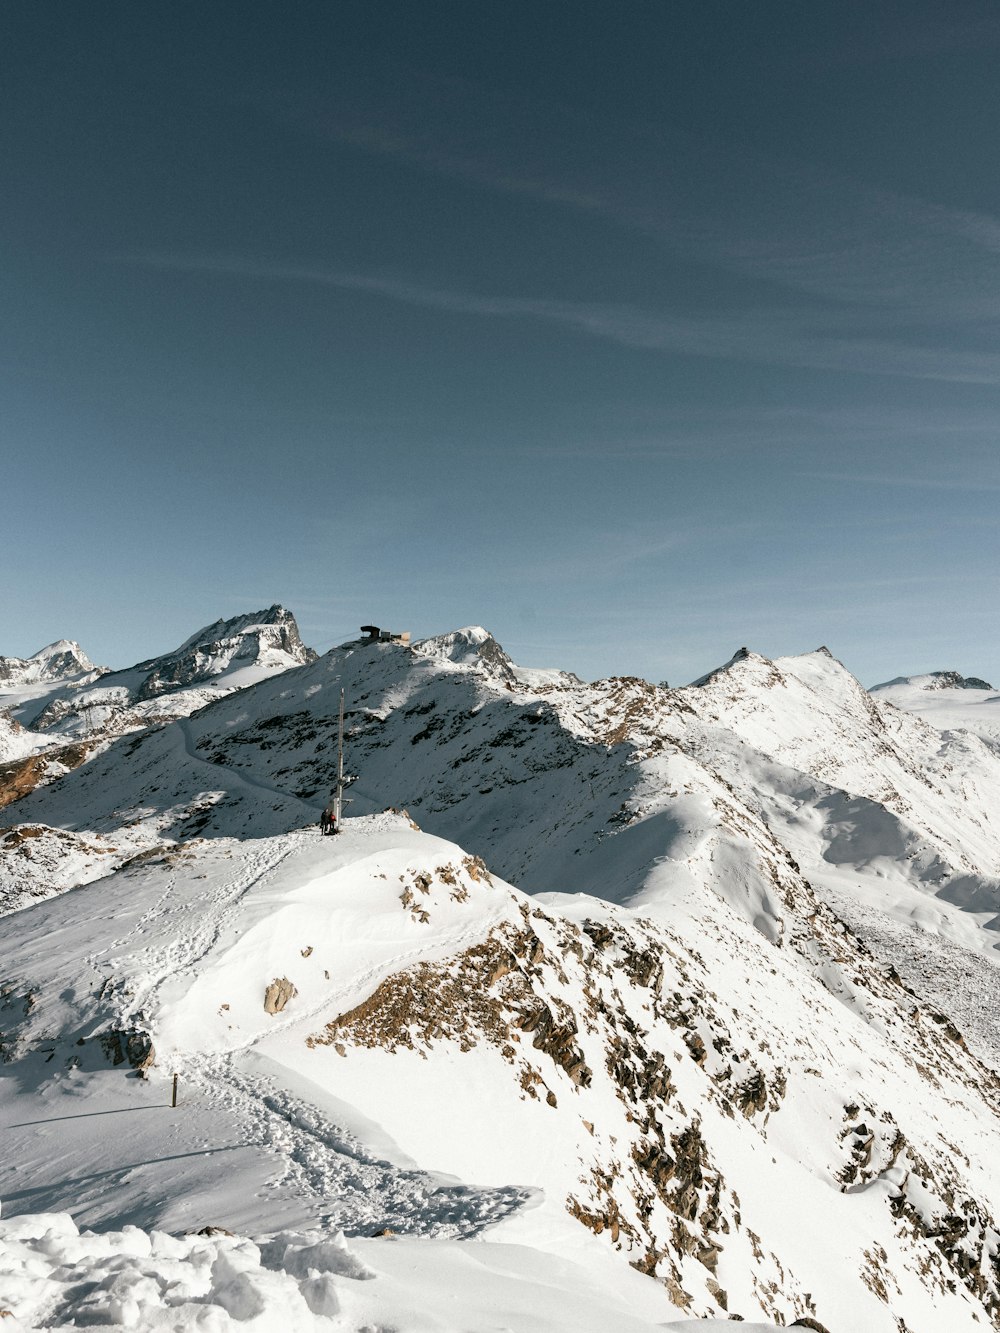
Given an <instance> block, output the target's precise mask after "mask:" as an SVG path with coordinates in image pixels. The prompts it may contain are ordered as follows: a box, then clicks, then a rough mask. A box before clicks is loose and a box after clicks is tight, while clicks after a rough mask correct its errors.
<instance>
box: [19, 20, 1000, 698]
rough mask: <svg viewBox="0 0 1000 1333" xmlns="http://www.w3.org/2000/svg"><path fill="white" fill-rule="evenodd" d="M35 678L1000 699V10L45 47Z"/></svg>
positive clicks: (25, 314)
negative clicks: (58, 665) (366, 625)
mask: <svg viewBox="0 0 1000 1333" xmlns="http://www.w3.org/2000/svg"><path fill="white" fill-rule="evenodd" d="M0 39H2V40H0V51H2V55H0V60H2V61H3V65H4V78H3V81H2V87H3V116H2V118H0V161H2V162H3V164H4V165H3V167H2V168H0V183H2V197H3V199H4V206H3V209H2V210H0V255H2V259H0V284H2V285H0V338H2V343H0V451H2V476H3V479H4V483H5V484H4V492H5V503H4V505H3V510H2V512H3V527H4V530H5V538H6V540H5V541H4V547H3V549H4V574H5V578H4V597H3V601H2V604H0V652H7V653H22V654H24V653H30V652H32V651H34V650H35V649H37V648H38V647H40V646H41V645H42V644H43V643H46V642H48V641H50V640H52V639H55V638H60V637H70V638H77V639H79V640H80V641H81V642H82V643H83V645H84V647H85V648H86V649H87V650H88V651H89V652H90V654H91V655H92V656H93V657H95V658H96V659H99V660H101V661H104V662H107V663H109V664H111V665H115V666H121V665H125V664H127V663H129V662H131V661H134V660H136V659H137V658H140V657H144V656H149V655H151V654H153V653H156V652H160V651H164V650H166V649H167V648H170V647H172V646H174V645H175V644H176V643H179V642H180V641H181V640H182V639H184V638H186V637H187V636H188V635H189V634H190V633H191V632H192V631H193V630H194V629H195V628H196V627H197V626H198V625H200V624H204V623H208V622H210V621H212V620H215V619H216V618H217V617H219V616H225V615H230V614H233V615H235V614H237V613H241V612H243V611H247V610H252V609H254V608H256V607H263V606H266V605H268V604H269V603H271V602H273V601H282V602H284V603H285V604H286V605H287V606H289V607H290V608H291V609H292V610H293V611H295V613H296V614H297V616H298V618H299V621H300V624H301V627H302V630H303V634H304V636H305V637H306V639H307V641H309V642H312V643H313V644H315V645H316V646H318V647H319V648H321V649H325V648H326V647H328V646H329V645H330V644H331V643H333V642H338V641H340V640H341V639H343V638H346V637H348V636H349V635H351V634H352V633H354V632H355V630H356V627H357V626H358V625H360V624H361V623H362V622H367V621H369V620H374V621H376V622H377V623H382V624H388V625H390V626H392V627H394V628H399V629H402V628H409V629H411V630H412V631H413V632H414V633H415V634H418V635H424V634H430V633H436V632H440V631H443V630H446V629H451V628H456V627H458V626H460V625H463V624H468V623H482V624H485V625H486V626H487V627H488V628H490V629H491V630H492V631H493V632H494V633H495V634H496V635H497V637H498V638H499V639H500V641H501V642H502V643H503V644H504V646H505V647H507V648H508V650H509V651H510V652H512V654H513V655H514V656H515V657H516V658H517V659H518V660H521V661H523V662H525V663H526V664H529V665H560V666H565V667H567V668H570V669H573V670H576V671H578V672H579V673H580V674H582V675H585V676H588V677H594V676H597V675H603V674H610V673H631V674H641V675H645V676H647V677H650V678H651V679H655V680H659V679H669V680H671V681H672V682H678V681H682V680H686V679H690V678H691V677H693V676H696V675H698V674H700V673H701V672H703V671H705V670H707V669H709V668H710V667H711V666H713V665H715V664H717V663H718V662H720V661H722V660H725V659H726V658H728V657H729V656H730V655H731V654H732V652H733V651H735V649H736V648H737V647H739V646H741V645H743V644H747V645H749V646H751V647H754V648H756V649H758V650H759V651H762V652H764V653H766V654H768V655H769V656H774V655H777V654H780V653H787V652H799V651H807V650H809V649H811V648H814V647H816V646H818V645H819V644H820V643H826V644H828V645H829V647H830V648H831V650H832V651H833V652H834V653H835V654H836V655H837V656H839V657H841V658H842V660H844V661H845V662H846V663H847V665H848V666H849V667H850V668H851V669H852V670H854V671H855V672H856V673H857V674H858V675H859V676H860V677H861V678H862V679H863V680H864V681H866V683H873V682H874V681H876V680H880V679H884V678H887V677H891V676H894V675H897V674H901V673H905V672H911V671H920V670H930V669H938V668H946V667H955V668H958V669H959V670H962V671H965V672H966V673H970V674H977V675H985V676H986V677H987V678H990V679H994V680H996V678H997V677H998V676H1000V651H998V643H997V634H996V631H995V629H994V625H993V622H994V616H995V611H994V607H995V605H996V598H997V592H998V537H997V522H996V517H995V515H996V509H997V503H998V500H1000V450H998V447H997V437H998V427H1000V341H998V338H997V332H998V305H997V296H998V278H1000V176H998V174H997V172H996V169H995V144H996V142H997V136H998V129H1000V126H998V120H1000V102H998V99H997V97H996V90H995V83H996V79H995V73H996V63H997V58H998V55H1000V10H998V9H997V7H996V6H995V4H993V3H992V0H990V2H989V3H986V2H984V3H964V2H962V3H954V0H952V2H951V3H947V4H945V3H926V0H906V2H905V3H892V2H891V0H890V2H889V3H882V4H879V5H877V6H872V5H870V4H868V3H854V2H853V0H845V2H843V3H838V4H836V5H833V4H828V5H827V4H823V5H803V4H801V3H798V2H796V3H786V2H785V0H768V3H766V4H759V5H744V4H738V3H736V0H729V2H728V3H715V2H714V0H697V2H695V0H691V2H690V3H688V2H687V0H675V2H673V3H670V4H662V3H644V4H623V5H620V6H607V5H596V4H589V3H574V4H573V5H568V4H567V5H560V4H542V5H538V4H530V5H529V4H518V3H509V4H504V5H490V4H487V5H469V4H467V3H463V4H437V3H428V4H426V5H420V6H417V5H413V4H412V3H407V4H397V3H380V4H379V5H376V6H352V7H348V6H343V5H331V4H327V3H324V4H312V3H309V2H308V0H301V2H300V3H297V4H296V5H294V6H286V7H277V6H274V5H271V4H260V3H256V2H255V0H240V3H224V2H223V3H216V4H213V5H211V6H205V5H201V4H187V3H170V4H156V3H152V4H143V5H136V4H134V3H125V4H120V5H119V4H116V3H110V2H107V0H102V3H101V4H99V5H95V6H82V5H81V6H76V5H66V4H61V3H58V4H56V3H49V0H35V2H34V3H32V4H26V3H25V4H20V5H12V6H8V7H7V8H6V9H5V10H4V13H3V15H2V17H0Z"/></svg>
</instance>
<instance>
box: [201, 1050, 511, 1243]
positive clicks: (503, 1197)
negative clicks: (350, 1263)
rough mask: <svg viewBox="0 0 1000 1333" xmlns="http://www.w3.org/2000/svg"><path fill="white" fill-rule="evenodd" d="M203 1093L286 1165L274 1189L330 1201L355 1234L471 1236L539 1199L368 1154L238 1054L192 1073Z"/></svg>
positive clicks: (333, 1221)
mask: <svg viewBox="0 0 1000 1333" xmlns="http://www.w3.org/2000/svg"><path fill="white" fill-rule="evenodd" d="M187 1077H189V1078H190V1079H191V1081H192V1082H193V1083H194V1084H196V1085H197V1087H198V1088H199V1089H200V1094H201V1096H202V1097H203V1098H204V1099H205V1100H206V1101H209V1102H211V1103H213V1104H214V1105H216V1106H217V1107H218V1108H219V1110H220V1111H221V1112H223V1113H225V1114H227V1115H228V1116H232V1117H234V1118H235V1119H236V1120H237V1121H238V1122H239V1124H240V1127H241V1131H242V1134H243V1136H244V1141H245V1142H249V1143H255V1144H258V1145H260V1146H262V1147H264V1148H266V1149H267V1151H268V1152H269V1153H273V1154H275V1155H276V1156H278V1157H279V1158H281V1159H283V1160H284V1161H285V1163H286V1168H285V1174H284V1176H283V1177H282V1178H281V1179H280V1180H279V1181H277V1182H276V1183H275V1185H274V1186H273V1188H282V1189H288V1188H289V1187H291V1188H292V1189H294V1190H302V1191H305V1192H307V1193H309V1194H312V1195H313V1196H314V1197H316V1198H318V1199H319V1200H321V1201H322V1216H323V1221H324V1224H328V1225H331V1226H336V1227H339V1228H341V1229H342V1230H343V1231H344V1232H345V1233H346V1234H347V1235H351V1236H357V1235H367V1234H371V1232H372V1231H373V1230H381V1229H382V1228H384V1227H388V1228H389V1229H390V1230H391V1231H394V1232H397V1233H400V1234H406V1235H412V1236H435V1237H440V1238H445V1239H468V1238H470V1237H473V1236H477V1235H479V1234H481V1233H482V1232H483V1231H484V1230H485V1229H486V1228H487V1227H490V1226H493V1225H494V1224H496V1223H497V1222H500V1221H502V1220H503V1219H504V1218H505V1217H507V1216H509V1215H510V1214H511V1213H513V1212H516V1211H517V1210H518V1209H519V1208H521V1207H522V1206H523V1205H524V1204H526V1203H527V1202H528V1201H529V1200H531V1199H532V1198H534V1197H536V1196H537V1190H534V1189H530V1188H521V1187H517V1186H497V1187H481V1188H477V1187H474V1186H469V1185H462V1184H458V1183H454V1184H453V1183H450V1182H448V1181H446V1180H444V1179H442V1178H441V1177H439V1176H435V1175H433V1174H431V1173H429V1172H426V1171H419V1170H405V1169H403V1168H401V1167H397V1166H393V1165H392V1164H391V1163H389V1162H386V1161H382V1160H380V1159H378V1158H376V1157H374V1156H372V1155H371V1154H370V1153H367V1152H366V1151H365V1149H364V1148H363V1147H362V1146H361V1144H360V1143H359V1142H358V1141H357V1140H356V1139H355V1138H354V1137H353V1135H351V1134H349V1133H348V1132H347V1131H346V1130H344V1129H342V1128H341V1127H340V1126H338V1125H336V1124H334V1123H333V1122H332V1121H330V1120H328V1119H327V1118H326V1117H325V1116H324V1115H323V1113H322V1112H321V1111H319V1110H317V1109H316V1107H314V1106H312V1105H310V1104H309V1103H308V1102H306V1101H303V1100H302V1099H300V1098H298V1097H296V1096H294V1095H293V1094H292V1093H290V1092H288V1091H286V1090H285V1089H283V1088H279V1087H277V1086H276V1085H275V1083H274V1081H273V1080H272V1079H270V1078H266V1077H262V1076H254V1075H249V1074H246V1073H244V1072H242V1071H240V1070H238V1069H237V1068H236V1066H235V1064H234V1062H233V1059H232V1057H231V1056H221V1057H214V1058H203V1059H202V1060H201V1061H200V1062H199V1063H198V1064H197V1065H196V1066H195V1067H194V1068H193V1069H192V1070H191V1071H190V1073H189V1074H188V1075H187Z"/></svg>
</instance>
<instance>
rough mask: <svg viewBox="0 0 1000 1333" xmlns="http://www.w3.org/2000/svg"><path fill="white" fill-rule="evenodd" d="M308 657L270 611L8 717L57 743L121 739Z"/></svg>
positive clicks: (289, 623) (278, 612) (286, 620)
mask: <svg viewBox="0 0 1000 1333" xmlns="http://www.w3.org/2000/svg"><path fill="white" fill-rule="evenodd" d="M315 658H316V654H315V653H314V652H313V650H312V649H311V648H307V647H306V646H305V644H303V642H302V640H301V638H300V637H299V630H298V626H297V625H296V623H295V617H294V616H293V615H292V614H291V612H289V611H286V610H285V608H284V607H283V606H272V607H270V608H269V609H268V610H266V611H256V612H253V613H252V614H250V615H244V616H237V617H235V618H234V619H232V620H217V621H215V623H214V624H212V625H206V626H205V627H204V629H201V630H199V631H198V633H197V634H193V635H192V636H191V637H190V638H189V639H186V640H185V642H184V643H182V644H181V646H180V647H179V648H177V649H175V650H174V651H173V652H170V653H165V654H163V655H162V656H160V657H153V658H149V659H148V660H146V661H144V662H137V663H136V665H135V666H133V667H129V668H128V669H127V670H124V671H109V672H106V673H104V674H102V675H101V677H100V678H99V679H98V680H95V681H94V682H92V683H91V682H78V683H76V684H75V685H74V687H73V688H72V689H62V690H59V691H53V692H51V693H50V694H49V695H48V696H47V697H46V699H45V702H44V706H43V707H42V708H40V709H38V710H37V711H35V712H34V715H33V716H32V717H31V718H30V720H29V719H28V718H27V717H26V716H24V714H26V713H27V712H29V711H31V710H29V709H28V708H27V707H25V706H24V705H22V706H21V707H20V708H15V709H13V710H12V715H13V716H15V717H17V718H18V720H20V721H22V722H24V723H25V725H27V726H29V727H31V728H32V729H34V730H36V731H45V732H49V733H51V734H58V735H60V736H64V737H65V736H72V737H75V738H81V737H84V736H88V735H92V734H94V733H101V734H108V733H118V734H120V733H121V732H123V731H131V730H135V729H137V728H139V727H144V726H149V725H150V724H152V723H156V722H162V721H165V720H168V719H171V718H174V717H180V716H185V715H186V714H188V713H190V712H193V711H194V709H196V708H202V707H204V705H205V704H206V703H210V702H211V700H212V699H214V698H217V697H218V696H219V695H221V694H226V693H228V692H229V691H231V690H235V689H242V688H243V687H244V686H246V685H251V684H253V683H255V682H256V681H258V680H262V679H264V678H265V677H266V676H267V675H269V674H272V673H274V672H278V671H286V670H288V668H289V667H293V666H301V665H302V664H303V663H306V662H312V661H314V660H315ZM34 702H35V703H36V704H37V702H38V700H37V699H36V700H35V701H34ZM2 703H3V694H2V692H0V705H2Z"/></svg>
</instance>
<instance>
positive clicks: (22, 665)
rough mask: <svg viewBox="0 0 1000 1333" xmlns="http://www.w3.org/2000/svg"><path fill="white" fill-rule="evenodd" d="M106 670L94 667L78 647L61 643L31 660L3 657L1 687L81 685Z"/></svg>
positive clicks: (0, 665)
mask: <svg viewBox="0 0 1000 1333" xmlns="http://www.w3.org/2000/svg"><path fill="white" fill-rule="evenodd" d="M107 669H108V668H107V667H95V666H94V664H93V662H92V661H91V660H90V658H89V657H88V656H87V654H86V653H85V652H84V651H83V649H82V648H81V647H80V645H79V644H78V643H75V642H73V640H71V639H59V640H58V642H56V643H50V644H48V646H47V647H45V648H40V649H39V650H38V652H37V653H34V654H33V655H32V656H31V657H0V683H2V684H3V685H4V686H17V685H37V684H47V683H49V682H52V681H70V680H73V681H79V680H80V679H81V678H82V677H83V676H90V675H100V674H101V673H102V672H104V671H106V670H107Z"/></svg>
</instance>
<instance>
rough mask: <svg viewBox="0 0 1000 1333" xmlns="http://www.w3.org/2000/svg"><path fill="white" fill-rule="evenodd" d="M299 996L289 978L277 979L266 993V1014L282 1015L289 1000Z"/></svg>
mask: <svg viewBox="0 0 1000 1333" xmlns="http://www.w3.org/2000/svg"><path fill="white" fill-rule="evenodd" d="M296 995H298V991H297V990H296V989H295V987H294V986H293V985H292V983H291V982H290V981H289V980H288V978H287V977H275V979H274V980H273V981H272V982H271V984H270V986H268V987H267V989H266V990H265V991H264V1012H265V1013H267V1014H280V1013H281V1011H282V1009H284V1007H285V1005H286V1004H287V1003H288V1001H289V1000H291V999H293V998H294V996H296Z"/></svg>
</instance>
